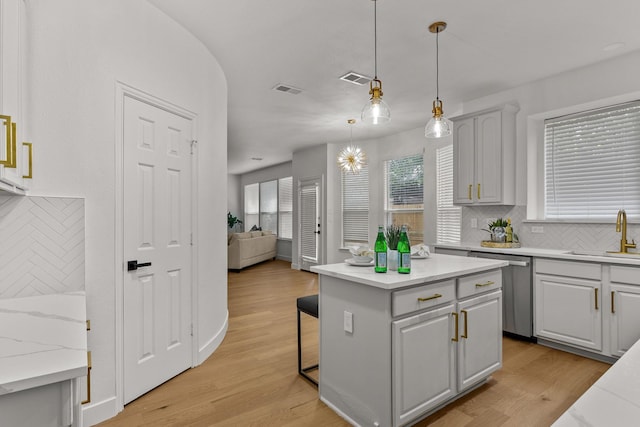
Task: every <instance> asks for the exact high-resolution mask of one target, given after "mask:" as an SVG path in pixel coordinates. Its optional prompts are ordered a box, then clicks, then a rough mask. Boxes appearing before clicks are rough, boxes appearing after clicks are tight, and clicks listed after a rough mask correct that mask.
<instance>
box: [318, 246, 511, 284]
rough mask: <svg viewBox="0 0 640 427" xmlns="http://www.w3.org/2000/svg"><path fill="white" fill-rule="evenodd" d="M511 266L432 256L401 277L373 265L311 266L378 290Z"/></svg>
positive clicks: (504, 263) (394, 272) (319, 271)
mask: <svg viewBox="0 0 640 427" xmlns="http://www.w3.org/2000/svg"><path fill="white" fill-rule="evenodd" d="M507 265H509V263H508V262H506V261H497V260H490V259H482V258H465V257H459V256H453V255H442V254H431V255H430V256H429V257H428V258H425V259H412V260H411V273H410V274H400V273H398V272H397V271H391V270H389V271H388V272H387V273H376V272H375V271H374V269H373V266H371V267H361V266H354V265H350V264H347V263H338V264H327V265H317V266H313V267H311V271H313V272H315V273H318V274H322V275H326V276H332V277H337V278H340V279H344V280H349V281H351V282H356V283H362V284H364V285H369V286H374V287H376V288H382V289H400V288H403V287H406V286H411V285H416V284H421V283H426V282H432V281H436V280H443V279H449V278H452V277H458V276H465V275H467V274H472V273H479V272H482V271H487V270H493V269H496V268H500V267H505V266H507Z"/></svg>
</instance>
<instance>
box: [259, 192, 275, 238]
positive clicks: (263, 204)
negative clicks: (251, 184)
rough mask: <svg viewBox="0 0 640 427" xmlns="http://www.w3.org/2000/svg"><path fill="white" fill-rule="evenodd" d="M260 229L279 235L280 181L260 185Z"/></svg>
mask: <svg viewBox="0 0 640 427" xmlns="http://www.w3.org/2000/svg"><path fill="white" fill-rule="evenodd" d="M260 228H262V229H263V230H268V231H273V233H274V234H278V181H277V180H273V181H266V182H261V183H260Z"/></svg>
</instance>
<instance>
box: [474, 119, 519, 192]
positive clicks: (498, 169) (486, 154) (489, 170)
mask: <svg viewBox="0 0 640 427" xmlns="http://www.w3.org/2000/svg"><path fill="white" fill-rule="evenodd" d="M502 167H503V165H502V112H500V111H493V112H490V113H486V114H482V115H480V116H478V117H477V118H476V188H475V194H474V196H475V197H476V202H477V203H482V204H485V203H488V204H495V203H499V202H501V201H502ZM513 179H515V176H514V177H513Z"/></svg>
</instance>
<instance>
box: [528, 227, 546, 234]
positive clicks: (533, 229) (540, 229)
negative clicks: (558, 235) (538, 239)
mask: <svg viewBox="0 0 640 427" xmlns="http://www.w3.org/2000/svg"><path fill="white" fill-rule="evenodd" d="M531 232H532V233H544V227H543V226H541V225H532V226H531Z"/></svg>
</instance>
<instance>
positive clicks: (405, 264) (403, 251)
mask: <svg viewBox="0 0 640 427" xmlns="http://www.w3.org/2000/svg"><path fill="white" fill-rule="evenodd" d="M398 273H404V274H408V273H411V244H410V243H409V236H407V226H406V225H403V226H402V230H401V231H400V240H398Z"/></svg>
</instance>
